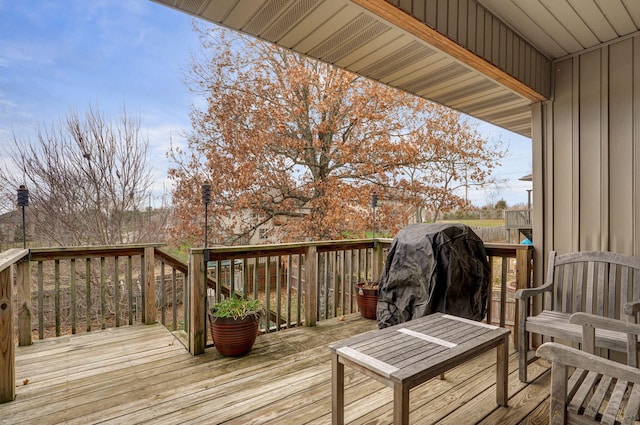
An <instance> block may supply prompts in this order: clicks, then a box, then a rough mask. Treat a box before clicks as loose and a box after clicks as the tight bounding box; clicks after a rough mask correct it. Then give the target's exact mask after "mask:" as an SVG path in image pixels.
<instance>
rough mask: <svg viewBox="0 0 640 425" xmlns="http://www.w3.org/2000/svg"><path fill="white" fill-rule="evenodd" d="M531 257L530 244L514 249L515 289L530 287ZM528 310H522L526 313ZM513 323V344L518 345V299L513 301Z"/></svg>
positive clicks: (531, 249) (531, 248)
mask: <svg viewBox="0 0 640 425" xmlns="http://www.w3.org/2000/svg"><path fill="white" fill-rule="evenodd" d="M532 259H533V247H532V246H530V245H523V246H521V247H519V249H517V250H516V291H517V290H518V289H525V288H530V287H531V270H532V264H531V260H532ZM528 313H529V312H526V311H525V312H524V314H525V315H527V314H528ZM513 317H514V319H513V320H514V324H513V329H514V332H513V345H515V346H516V347H517V346H518V341H519V338H520V337H519V335H518V329H519V323H520V306H519V302H518V300H516V303H515V312H514V315H513Z"/></svg>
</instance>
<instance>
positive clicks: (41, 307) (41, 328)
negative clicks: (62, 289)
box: [38, 261, 44, 339]
mask: <svg viewBox="0 0 640 425" xmlns="http://www.w3.org/2000/svg"><path fill="white" fill-rule="evenodd" d="M38 339H44V270H43V263H42V261H38Z"/></svg>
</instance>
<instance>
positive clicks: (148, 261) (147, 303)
mask: <svg viewBox="0 0 640 425" xmlns="http://www.w3.org/2000/svg"><path fill="white" fill-rule="evenodd" d="M154 252H155V248H154V247H152V246H150V247H146V248H145V249H144V268H145V273H144V277H145V279H144V285H145V292H144V295H145V299H144V324H145V325H152V324H154V323H156V274H155V258H154V257H155V256H154Z"/></svg>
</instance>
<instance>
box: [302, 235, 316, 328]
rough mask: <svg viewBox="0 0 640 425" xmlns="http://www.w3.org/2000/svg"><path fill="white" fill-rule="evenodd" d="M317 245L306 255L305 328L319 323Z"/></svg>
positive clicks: (309, 248)
mask: <svg viewBox="0 0 640 425" xmlns="http://www.w3.org/2000/svg"><path fill="white" fill-rule="evenodd" d="M317 253H318V251H317V248H316V246H315V245H311V246H309V247H307V252H306V253H305V261H304V267H305V272H306V274H305V291H304V293H305V309H304V311H305V313H304V314H305V318H304V324H305V326H315V325H316V322H317V321H318V256H317Z"/></svg>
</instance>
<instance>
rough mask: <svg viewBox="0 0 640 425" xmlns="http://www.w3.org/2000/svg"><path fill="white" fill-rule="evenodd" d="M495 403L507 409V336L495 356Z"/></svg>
mask: <svg viewBox="0 0 640 425" xmlns="http://www.w3.org/2000/svg"><path fill="white" fill-rule="evenodd" d="M496 402H497V403H498V405H499V406H503V407H507V404H508V402H509V335H508V334H507V335H505V337H504V339H503V340H502V344H500V345H498V347H497V355H496Z"/></svg>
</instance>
